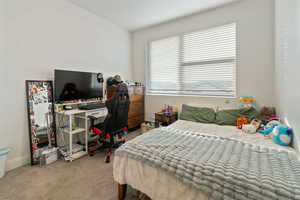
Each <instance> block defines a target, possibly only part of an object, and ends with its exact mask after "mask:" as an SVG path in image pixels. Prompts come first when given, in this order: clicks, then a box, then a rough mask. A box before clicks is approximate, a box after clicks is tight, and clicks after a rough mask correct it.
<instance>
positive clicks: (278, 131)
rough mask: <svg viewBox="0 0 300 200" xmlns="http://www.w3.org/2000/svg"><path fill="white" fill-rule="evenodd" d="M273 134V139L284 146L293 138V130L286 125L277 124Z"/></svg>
mask: <svg viewBox="0 0 300 200" xmlns="http://www.w3.org/2000/svg"><path fill="white" fill-rule="evenodd" d="M272 134H273V137H272V140H273V141H274V142H275V143H276V144H279V145H282V146H289V145H290V144H291V142H292V139H293V130H292V129H290V128H289V127H287V126H285V125H279V126H276V127H275V128H274V130H273V133H272Z"/></svg>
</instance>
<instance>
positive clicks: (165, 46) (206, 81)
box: [147, 23, 236, 96]
mask: <svg viewBox="0 0 300 200" xmlns="http://www.w3.org/2000/svg"><path fill="white" fill-rule="evenodd" d="M148 66H149V73H148V76H147V78H148V81H147V82H148V89H147V91H148V93H165V94H170V93H173V94H188V95H195V94H196V95H221V96H235V91H236V74H235V71H236V69H235V68H236V24H235V23H233V24H228V25H224V26H219V27H214V28H211V29H207V30H202V31H197V32H192V33H187V34H182V35H178V36H174V37H169V38H165V39H161V40H156V41H152V42H151V43H150V46H149V65H148Z"/></svg>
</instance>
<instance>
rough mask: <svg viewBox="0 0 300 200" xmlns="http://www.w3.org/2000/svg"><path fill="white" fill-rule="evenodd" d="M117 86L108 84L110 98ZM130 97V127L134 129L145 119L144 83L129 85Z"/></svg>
mask: <svg viewBox="0 0 300 200" xmlns="http://www.w3.org/2000/svg"><path fill="white" fill-rule="evenodd" d="M116 88H117V87H116V86H115V85H111V86H107V88H106V90H107V98H108V99H109V98H110V97H111V96H112V95H113V94H114V93H115V92H116ZM128 93H129V99H130V106H129V113H128V128H129V129H134V128H137V127H139V126H140V125H141V124H142V123H143V122H144V121H145V113H144V108H145V88H144V86H142V85H128Z"/></svg>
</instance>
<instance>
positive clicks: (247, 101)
mask: <svg viewBox="0 0 300 200" xmlns="http://www.w3.org/2000/svg"><path fill="white" fill-rule="evenodd" d="M237 107H238V108H256V101H255V100H254V98H253V97H252V96H241V97H240V98H239V102H238V105H237Z"/></svg>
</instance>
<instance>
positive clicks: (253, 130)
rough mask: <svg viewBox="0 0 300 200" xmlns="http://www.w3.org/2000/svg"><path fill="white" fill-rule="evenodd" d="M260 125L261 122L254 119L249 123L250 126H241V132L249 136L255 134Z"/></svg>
mask: <svg viewBox="0 0 300 200" xmlns="http://www.w3.org/2000/svg"><path fill="white" fill-rule="evenodd" d="M260 123H261V122H260V121H259V120H257V119H254V120H252V121H251V123H250V124H246V125H243V127H242V130H243V131H244V132H245V133H250V134H253V133H256V131H257V129H258V128H259V126H260Z"/></svg>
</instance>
